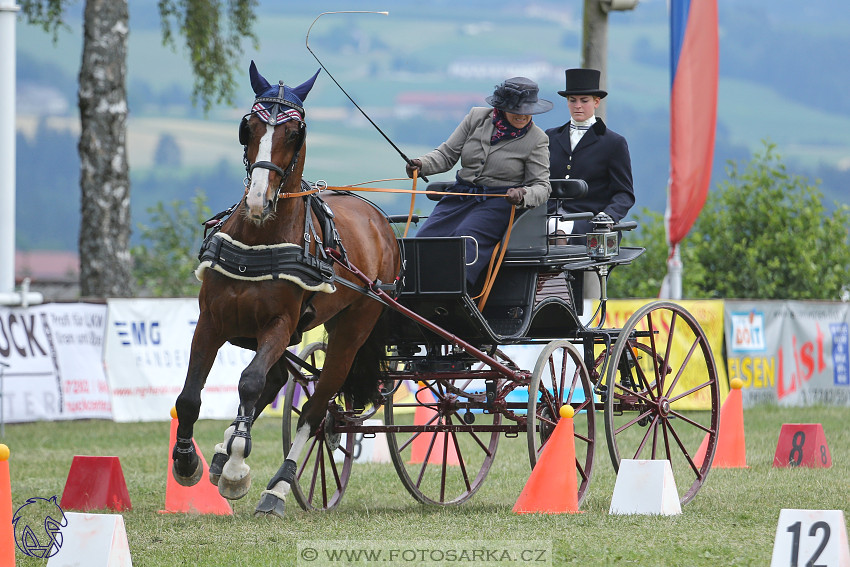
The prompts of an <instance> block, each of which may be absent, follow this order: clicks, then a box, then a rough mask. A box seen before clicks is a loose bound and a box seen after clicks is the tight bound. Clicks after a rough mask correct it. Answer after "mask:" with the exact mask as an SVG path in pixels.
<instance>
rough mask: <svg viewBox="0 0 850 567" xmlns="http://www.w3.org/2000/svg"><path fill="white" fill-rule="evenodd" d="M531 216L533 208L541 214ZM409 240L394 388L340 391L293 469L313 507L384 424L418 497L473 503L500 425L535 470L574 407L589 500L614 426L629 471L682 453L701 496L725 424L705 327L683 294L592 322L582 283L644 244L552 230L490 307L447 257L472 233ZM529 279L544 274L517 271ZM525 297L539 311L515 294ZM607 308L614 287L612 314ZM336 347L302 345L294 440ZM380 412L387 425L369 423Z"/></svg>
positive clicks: (287, 422) (342, 484) (343, 481)
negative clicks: (303, 406)
mask: <svg viewBox="0 0 850 567" xmlns="http://www.w3.org/2000/svg"><path fill="white" fill-rule="evenodd" d="M527 214H528V213H527ZM535 214H538V215H542V214H543V213H542V211H538V212H537V213H535ZM528 216H529V218H527V219H524V220H525V221H526V222H529V223H531V222H537V221H535V220H534V219H532V218H531V216H532V215H531V214H528ZM538 221H539V219H538ZM517 223H519V221H517ZM521 228H522V227H521V226H520V230H521ZM405 240H406V242H404V244H405V246H408V247H412V248H410V249H409V250H408V252H412V254H410V253H409V254H408V257H410V256H411V255H412V257H413V258H414V262H415V263H416V265H415V266H414V267H413V270H412V274H411V275H409V276H408V278H411V280H412V281H408V282H407V283H406V284H405V291H404V292H403V293H402V295H401V297H400V298H399V301H398V302H397V303H396V302H394V301H393V300H392V299H391V298H389V297H386V298H385V299H384V300H385V302H387V303H388V305H389V307H391V308H392V309H388V310H387V313H385V315H384V317H383V318H382V319H381V321H380V322H379V329H378V330H379V332H384V333H385V343H386V346H387V352H388V362H389V371H388V372H387V374H386V376H385V377H384V380H383V382H382V389H381V391H382V397H381V400H380V401H379V402H378V403H377V404H376V405H374V406H371V405H370V406H369V407H368V408H353V407H351V404H350V401H349V400H347V399H346V398H345V397H344V396H338V397H337V398H336V399H334V400H331V402H330V403H329V405H328V411H327V415H326V418H325V420H324V422H323V423H322V424H321V426H320V428H319V430H318V431H317V433H316V436H315V437H314V439H312V440H311V445H310V446H309V447H308V450H307V451H306V456H305V460H304V461H303V462H302V463H301V465H300V467H299V469H298V470H297V471H296V479H295V481H293V482H292V491H293V493H294V494H295V498H296V500H297V501H298V503H299V504H300V505H301V507H302V508H304V509H307V510H324V509H330V508H333V507H335V506H336V505H337V504H338V503H339V502H340V499H341V498H342V496H343V493H344V492H345V488H346V485H347V483H348V479H349V477H350V475H351V472H352V468H353V462H354V459H355V452H356V449H355V440H356V439H358V438H362V437H371V436H375V435H378V434H385V435H386V437H387V445H388V447H389V453H390V455H389V456H390V459H391V461H392V463H393V465H394V467H395V469H396V471H397V473H398V475H399V478H400V480H401V481H402V483H403V485H404V486H405V488H406V489H407V490H408V491H409V492H410V494H411V495H412V496H413V497H414V498H415V499H416V500H417V501H419V502H422V503H425V504H434V505H453V504H460V503H462V502H465V501H466V500H468V499H469V498H470V497H471V496H472V495H473V494H475V492H476V491H477V490H478V489H479V488H480V487H481V485H482V484H483V482H484V480H485V478H486V476H487V473H488V471H489V470H490V467H491V466H492V464H493V462H494V459H495V455H496V451H497V448H498V443H499V440H500V438H501V437H502V436H505V437H519V436H522V437H524V438H525V439H526V441H527V446H528V456H529V462H530V465H531V467H532V468H533V467H534V466H535V464H536V463H537V460H538V458H539V457H540V454H541V451H542V450H543V448H544V447H545V446H546V442H547V441H548V439H549V436H550V435H551V434H552V432H553V431H554V428H555V426H556V424H557V421H558V419H559V418H558V416H559V412H560V408H561V406H563V405H570V406H571V407H572V408H573V410H574V416H573V424H574V430H575V436H574V442H575V451H576V460H575V467H566V466H565V467H564V470H565V472H566V473H568V474H575V475H576V486H577V487H578V494H577V498H578V503H579V505H581V503H582V502H583V500H584V499H585V497H586V495H587V492H588V488H589V486H590V481H591V477H592V474H593V470H594V467H595V466H596V464H597V460H596V459H597V444H598V443H599V442H600V441H601V435H602V434H601V431H602V430H603V429H604V432H605V433H604V435H605V440H606V444H607V448H608V454H609V457H610V459H611V462H612V464H613V467H614V470H615V471H617V470H618V468H619V463H620V460H621V459H666V460H669V461H670V463H671V467H672V469H673V471H674V475H675V480H676V485H677V489H678V491H679V497H680V502H681V503H682V504H686V503H687V502H689V501H690V500H691V499H693V497H694V496H695V494H696V493H697V491H698V490H699V488H700V487H701V486H702V484H703V483H704V482H705V480H706V476H707V474H708V472H709V470H710V468H711V462H712V458H713V455H714V449H715V446H716V441H717V432H718V426H719V407H720V401H719V398H720V395H719V384H718V381H717V371H716V367H715V365H714V359H713V356H712V353H711V349H710V346H709V344H708V339H707V337H706V335H705V333H704V332H703V330H702V329H701V327H700V325H699V323H698V322H697V321H696V319H695V318H694V317H693V316H692V315H691V314H690V313H688V312H687V311H686V310H685V309H684V308H682V307H681V306H679V305H677V304H675V303H670V302H662V301H655V302H651V303H649V304H647V305H645V306H644V307H643V308H641V309H639V310H638V311H637V312H635V313H634V315H633V316H632V317H631V318H630V319H629V320H628V321H627V322H626V324H625V325H624V326H623V327H622V328H602V327H601V326H599V325H597V326H594V327H590V326H587V325H586V324H585V323H583V322H582V321H581V320H580V313H581V308H580V307H579V306H580V305H581V298H577V297H575V296H574V295H575V294H574V292H573V286H572V285H571V281H575V280H576V279H577V278H578V277H580V275H581V273H582V272H583V271H590V272H591V273H597V274H599V273H600V272H601V277H600V280H601V281H602V285H603V288H604V281H605V278H607V275H608V272H609V271H610V269H611V268H613V267H614V266H616V265H619V264H625V263H629V262H631V261H632V260H633V259H634V258H635V257H637V256H638V255H639V254H640V253H641V252H642V250H640V249H628V248H624V249H621V250H620V253H619V254H618V255H617V256H615V257H613V258H608V259H606V260H598V259H597V260H591V259H589V258H588V257H587V255H586V253H581V252H580V251H578V249H579V248H584V247H578V246H560V247H559V246H553V245H550V244H548V243H546V244H545V246H546V252H545V253H544V254H542V255H541V254H536V255H535V254H530V253H529V252H528V243H527V242H524V244H523V245H522V246H523V248H519V253H517V254H514V255H511V254H510V253H509V254H508V255H507V256H506V259H505V264H504V268H503V270H504V272H503V273H501V274H500V277H503V280H502V281H503V283H505V284H506V285H505V286H503V290H502V291H500V290H499V289H498V288H496V289H494V291H493V295H492V296H491V299H490V302H489V304H488V306H489V307H485V309H484V310H483V312H479V311H478V310H476V309H474V307H475V305H474V303H473V302H472V300H471V298H470V296H469V294H468V293H466V290H465V285H464V282H463V280H462V274H463V272H462V269H460V270H459V271H458V270H456V269H454V268H456V266H454V267H452V266H450V267H449V268H448V269H446V267H445V258H446V251H447V250H452V249H456V250H462V248H463V246H462V243H459V242H451V240H453V239H433V240H439V241H440V242H437V243H434V242H428V241H429V240H432V239H405ZM421 240H424V241H425V242H418V241H421ZM431 244H434V245H435V246H438V248H439V257H440V258H441V259H442V262H443V265H442V266H441V268H442V269H441V271H440V272H439V273H440V277H439V278H435V277H430V276H428V275H427V274H428V273H430V272H429V271H428V268H429V267H430V265H429V262H433V261H434V259H433V258H432V257H431V256H433V255H434V254H436V252H434V251H432V250H431V249H429V246H430V245H431ZM453 247H454V248H453ZM531 248H532V249H534V247H533V246H532V247H531ZM435 250H436V248H435ZM449 256H451V255H449ZM449 264H450V265H451V262H449ZM423 266H424V267H423ZM453 273H459V274H460V277H452V276H451V274H453ZM447 274H448V276H447ZM522 280H531V282H530V283H528V284H524V285H518V283H517V282H520V281H522ZM363 283H364V285H368V284H369V282H368V280H364V281H363ZM553 290H554V291H553ZM523 301H527V303H525V304H524V305H525V308H526V310H527V311H528V312H529V313H528V314H525V313H520V311H522V309H521V307H519V306H518V305H515V304H516V303H522V302H523ZM604 308H605V301H604V294H603V301H601V302H600V303H599V307H598V309H599V310H601V314H602V316H600V317H598V319H599V320H602V319H604ZM512 310H513V311H512ZM494 313H495V314H497V315H499V314H504V313H513V314H514V315H515V317H514V319H515V321H513V324H506V323H505V322H504V321H501V320H499V318H498V317H496V318H493V317H492V316H493V314H494ZM487 315H490V316H491V319H490V320H488V319H487V318H486V316H487ZM526 315H527V316H526ZM596 315H600V313H597V314H596ZM538 319H539V320H538ZM414 321H415V323H416V324H412V323H413V322H414ZM435 321H439V322H440V324H442V325H444V326H440V325H438V324H437V323H436V322H435ZM492 321H495V324H491V322H492ZM496 329H499V330H502V331H504V332H506V333H508V334H500V333H498V332H497V331H496ZM650 329H652V330H653V332H650V331H649V330H650ZM453 331H454V332H456V333H457V334H455V333H454V332H453ZM511 332H512V333H513V334H509V333H511ZM460 337H463V338H460ZM467 341H469V342H467ZM512 345H519V346H537V347H542V350H541V351H540V353H539V355H538V357H537V360H536V363H535V365H534V368H533V370H524V369H521V368H520V367H519V365H518V364H517V363H516V362H514V361H513V360H511V359H510V357H509V356H508V355H507V354H506V352H505V351H507V350H509V349H508V348H506V347H509V346H512ZM323 349H324V345H323V344H321V343H314V344H311V345H309V346H308V347H307V348H306V349H305V351H304V352H302V353H301V355H300V358H301V359H303V360H304V361H305V364H304V365H303V367H302V368H301V369H297V368H295V367H294V366H293V368H292V372H291V374H290V380H289V383H288V384H287V386H286V397H285V403H284V417H283V445H284V449H285V450H286V449H288V448H289V443H290V442H291V440H292V435H293V431H294V423H295V421H297V418H298V416H299V414H300V412H299V409H298V406H297V403H294V401H295V400H296V398H297V397H298V395H299V394H298V393H300V394H301V395H304V394H306V396H308V397H309V395H310V392H311V388H312V387H313V386H314V384H315V381H316V380H317V377H318V374H317V373H318V372H319V371H320V370H321V362H322V357H323ZM405 385H407V386H408V387H410V385H415V386H414V387H412V392H413V395H412V396H411V395H408V396H407V398H406V399H399V396H398V392H399V391H400V390H401V389H402V388H403V387H404V386H405ZM375 417H383V423H380V424H375V422H374V421H369V422H368V423H367V420H371V419H372V418H375ZM412 418H413V419H412ZM600 419H601V420H602V424H601V425H599V426H597V423H598V420H600ZM597 431H599V434H598V435H597ZM573 471H574V472H573Z"/></svg>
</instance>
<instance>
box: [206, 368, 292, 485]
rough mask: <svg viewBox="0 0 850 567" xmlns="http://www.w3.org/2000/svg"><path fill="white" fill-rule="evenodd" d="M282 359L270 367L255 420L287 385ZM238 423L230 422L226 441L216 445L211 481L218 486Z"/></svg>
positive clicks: (286, 375)
mask: <svg viewBox="0 0 850 567" xmlns="http://www.w3.org/2000/svg"><path fill="white" fill-rule="evenodd" d="M282 360H283V359H280V360H278V362H277V364H275V365H273V366H272V367H271V369H269V373H268V374H267V375H266V385H265V388H264V389H263V393H262V394H260V399H259V400H258V401H257V405H256V406H255V407H254V421H256V419H257V418H258V417H260V414H261V413H263V410H264V409H266V407H267V406H268V405H269V404H271V403H272V402H273V401H274V400H275V398H276V397H277V395H278V394H279V393H280V390H281V388H283V387H284V386H285V385H286V380H287V379H288V377H289V370H288V369H287V368H286V366H285V364H284V363H283V362H282ZM252 424H253V423H252ZM236 425H237V422H236V421H234V422H233V423H231V424H230V427H228V428H227V429H226V430H225V432H224V442H222V443H219V444H217V445H216V446H215V450H214V453H213V458H212V461H210V482H211V483H212V484H214V485H216V486H218V481H219V480H220V479H221V471H222V470H223V469H224V464H225V463H226V462H227V460H228V458H229V455H228V453H227V446H228V444H229V443H230V438H231V437H232V436H233V433H234V431H236Z"/></svg>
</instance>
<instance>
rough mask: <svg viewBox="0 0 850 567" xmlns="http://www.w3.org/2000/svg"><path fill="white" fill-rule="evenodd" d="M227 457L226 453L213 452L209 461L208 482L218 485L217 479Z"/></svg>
mask: <svg viewBox="0 0 850 567" xmlns="http://www.w3.org/2000/svg"><path fill="white" fill-rule="evenodd" d="M227 459H228V456H227V453H215V454H214V455H213V458H212V461H210V482H211V483H213V484H214V485H216V486H218V480H219V479H220V478H221V471H222V469H223V468H224V464H225V463H226V462H227Z"/></svg>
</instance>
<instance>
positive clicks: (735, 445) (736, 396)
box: [694, 378, 749, 469]
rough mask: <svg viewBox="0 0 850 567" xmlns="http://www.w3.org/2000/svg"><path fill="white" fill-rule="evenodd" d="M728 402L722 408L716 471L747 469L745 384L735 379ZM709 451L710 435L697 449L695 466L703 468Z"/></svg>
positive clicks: (715, 458) (715, 459)
mask: <svg viewBox="0 0 850 567" xmlns="http://www.w3.org/2000/svg"><path fill="white" fill-rule="evenodd" d="M730 385H731V386H732V389H731V390H730V391H729V396H727V398H726V401H725V402H723V405H722V406H721V408H720V426H719V429H718V432H717V449H716V450H715V451H714V460H713V461H712V462H711V468H715V469H746V468H749V467H747V446H746V443H745V441H744V403H743V400H742V398H741V387H742V386H743V385H744V382H743V381H742V380H741V379H740V378H733V379H732V382H731V384H730ZM707 450H708V435H707V434H706V436H705V439H703V440H702V445H700V446H699V449H697V452H696V456H695V457H694V464H696V466H698V467H700V466H702V463H703V459H705V452H706V451H707Z"/></svg>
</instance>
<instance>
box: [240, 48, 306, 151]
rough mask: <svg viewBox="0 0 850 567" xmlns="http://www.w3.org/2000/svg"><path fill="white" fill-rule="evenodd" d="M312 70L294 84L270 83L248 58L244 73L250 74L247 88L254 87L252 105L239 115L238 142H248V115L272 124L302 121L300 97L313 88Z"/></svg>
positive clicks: (302, 104) (249, 135) (249, 139)
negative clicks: (241, 115)
mask: <svg viewBox="0 0 850 567" xmlns="http://www.w3.org/2000/svg"><path fill="white" fill-rule="evenodd" d="M320 71H321V69H319V70H318V71H316V74H315V75H313V76H312V77H311V78H309V79H307V80H306V81H304V82H303V83H302V84H300V85H298V86H297V87H295V88H290V87H288V86H286V85H284V84H283V81H280V82H279V83H278V84H277V85H272V84H270V83H269V82H268V81H267V80H266V79H265V77H263V76H262V75H260V73H259V71H257V66H256V65H255V64H254V62H253V61H251V66H250V67H249V69H248V75H249V76H250V78H251V88H253V89H254V94H256V95H257V96H256V97H255V98H254V105H253V106H252V107H251V112H250V113H249V114H246V115H245V116H243V117H242V121H241V122H240V123H239V143H240V144H242V145H243V146H247V145H248V144H249V143H250V142H251V129H250V128H249V126H248V117H249V116H250V115H251V114H257V116H259V117H260V119H261V120H262V121H263V122H266V123H267V124H270V125H272V126H276V125H278V124H282V123H283V122H286V121H288V120H293V119H295V120H299V121H301V122H302V123H303V121H304V116H305V112H304V99H306V98H307V95H308V94H309V93H310V89H312V88H313V84H314V83H315V82H316V77H318V76H319V72H320Z"/></svg>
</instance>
